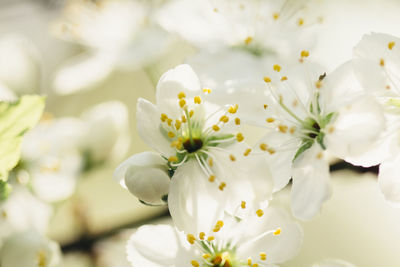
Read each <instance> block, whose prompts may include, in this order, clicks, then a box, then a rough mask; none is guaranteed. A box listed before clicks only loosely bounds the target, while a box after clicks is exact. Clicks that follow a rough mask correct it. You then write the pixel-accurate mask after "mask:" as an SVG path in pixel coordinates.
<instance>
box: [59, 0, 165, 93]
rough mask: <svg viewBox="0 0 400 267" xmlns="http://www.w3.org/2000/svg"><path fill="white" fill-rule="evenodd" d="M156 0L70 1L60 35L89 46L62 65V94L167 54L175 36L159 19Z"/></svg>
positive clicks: (60, 27)
mask: <svg viewBox="0 0 400 267" xmlns="http://www.w3.org/2000/svg"><path fill="white" fill-rule="evenodd" d="M153 4H154V3H152V2H147V1H137V0H101V1H96V2H91V1H69V2H68V3H67V5H66V7H65V11H64V16H63V18H62V20H61V22H60V23H59V24H58V25H57V27H56V28H57V33H58V35H59V36H60V37H61V38H63V39H65V40H67V41H71V42H73V43H77V44H80V45H82V46H84V47H85V48H87V51H86V52H84V53H82V54H81V55H79V56H77V57H75V58H72V59H71V60H70V61H69V62H67V63H66V64H65V65H64V66H62V67H61V68H60V69H59V70H58V72H57V74H56V76H55V80H54V88H55V90H56V91H57V92H58V93H60V94H70V93H74V92H77V91H80V90H84V89H89V88H92V87H93V86H94V85H96V84H98V83H99V82H101V81H102V80H104V79H105V78H107V77H108V75H109V74H110V73H111V72H112V71H113V70H114V69H122V70H129V69H137V68H140V67H144V66H146V65H148V64H150V63H152V62H154V61H155V60H156V59H157V58H158V57H159V56H160V55H162V54H163V53H164V52H165V51H166V48H167V47H168V44H169V42H170V39H169V37H168V35H167V33H166V32H165V31H164V30H162V29H161V28H160V27H159V26H158V25H157V24H156V23H155V22H154V20H153V17H152V16H153V9H154V5H153Z"/></svg>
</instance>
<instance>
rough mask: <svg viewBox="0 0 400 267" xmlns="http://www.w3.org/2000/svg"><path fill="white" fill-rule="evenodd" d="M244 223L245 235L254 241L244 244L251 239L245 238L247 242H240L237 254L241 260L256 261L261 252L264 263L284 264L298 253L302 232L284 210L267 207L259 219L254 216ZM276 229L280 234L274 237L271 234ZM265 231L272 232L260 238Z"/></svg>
mask: <svg viewBox="0 0 400 267" xmlns="http://www.w3.org/2000/svg"><path fill="white" fill-rule="evenodd" d="M244 223H246V224H247V229H246V234H247V235H253V236H252V237H253V238H255V239H254V241H250V242H248V243H246V241H248V240H251V237H250V236H247V237H246V238H247V239H248V240H242V241H241V242H243V243H242V244H239V247H238V254H240V255H241V257H242V258H245V259H247V257H252V258H253V259H258V258H259V257H260V253H261V252H263V253H266V255H267V260H266V262H265V263H267V264H274V263H282V262H285V261H287V260H289V259H291V258H292V257H294V256H295V255H296V254H297V253H298V252H299V250H300V247H301V244H302V242H303V230H302V229H301V227H300V225H299V224H298V223H296V222H294V221H293V220H292V218H291V216H290V215H289V214H288V213H287V212H286V211H285V210H283V209H280V208H276V207H268V208H267V209H266V210H265V212H264V215H263V216H262V217H261V218H259V217H258V216H254V217H252V218H250V219H249V220H248V221H247V222H246V219H245V220H244ZM278 228H280V229H281V233H280V234H279V235H274V234H273V233H272V232H274V231H275V230H277V229H278ZM267 231H272V232H271V233H269V234H267V235H264V236H262V235H263V233H264V232H267ZM257 238H258V239H257Z"/></svg>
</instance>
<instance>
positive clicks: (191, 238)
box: [186, 234, 196, 245]
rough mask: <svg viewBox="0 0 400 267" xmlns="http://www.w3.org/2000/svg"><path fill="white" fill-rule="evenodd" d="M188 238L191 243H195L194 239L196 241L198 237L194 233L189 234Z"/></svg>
mask: <svg viewBox="0 0 400 267" xmlns="http://www.w3.org/2000/svg"><path fill="white" fill-rule="evenodd" d="M186 240H187V241H188V242H189V243H190V244H192V245H193V244H194V241H196V237H194V235H192V234H188V235H187V236H186Z"/></svg>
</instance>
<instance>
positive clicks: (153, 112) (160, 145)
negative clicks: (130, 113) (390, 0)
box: [136, 98, 175, 157]
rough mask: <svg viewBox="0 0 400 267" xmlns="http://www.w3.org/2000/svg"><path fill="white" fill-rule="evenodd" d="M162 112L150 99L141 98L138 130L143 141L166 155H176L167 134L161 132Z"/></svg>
mask: <svg viewBox="0 0 400 267" xmlns="http://www.w3.org/2000/svg"><path fill="white" fill-rule="evenodd" d="M160 116H161V112H159V110H158V109H157V108H156V106H154V105H153V104H152V103H150V102H149V101H147V100H145V99H143V98H139V99H138V102H137V109H136V120H137V131H138V133H139V135H140V137H141V138H142V139H143V141H144V142H145V143H146V144H147V145H149V146H150V147H152V148H153V149H154V150H156V151H158V152H160V153H161V154H163V155H165V156H167V157H168V156H169V155H175V151H174V149H173V148H172V147H171V143H170V141H169V140H168V137H167V136H164V135H163V134H162V132H161V120H160Z"/></svg>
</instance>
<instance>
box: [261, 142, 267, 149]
mask: <svg viewBox="0 0 400 267" xmlns="http://www.w3.org/2000/svg"><path fill="white" fill-rule="evenodd" d="M260 149H261V150H262V151H267V149H268V145H267V144H265V143H261V144H260Z"/></svg>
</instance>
